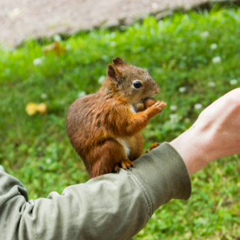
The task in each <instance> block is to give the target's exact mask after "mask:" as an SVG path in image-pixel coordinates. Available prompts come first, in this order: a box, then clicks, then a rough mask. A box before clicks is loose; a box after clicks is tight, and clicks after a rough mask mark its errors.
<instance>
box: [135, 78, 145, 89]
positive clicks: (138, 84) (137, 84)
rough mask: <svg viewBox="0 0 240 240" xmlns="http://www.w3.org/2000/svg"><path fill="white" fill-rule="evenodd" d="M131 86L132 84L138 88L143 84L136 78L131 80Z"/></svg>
mask: <svg viewBox="0 0 240 240" xmlns="http://www.w3.org/2000/svg"><path fill="white" fill-rule="evenodd" d="M133 86H134V88H136V89H139V88H141V87H142V86H143V85H142V83H141V82H140V81H138V80H136V81H134V82H133Z"/></svg>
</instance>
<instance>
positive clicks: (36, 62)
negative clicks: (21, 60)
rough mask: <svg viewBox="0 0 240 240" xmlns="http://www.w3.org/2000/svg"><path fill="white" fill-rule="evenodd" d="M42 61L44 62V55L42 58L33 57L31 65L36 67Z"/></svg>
mask: <svg viewBox="0 0 240 240" xmlns="http://www.w3.org/2000/svg"><path fill="white" fill-rule="evenodd" d="M43 62H44V57H42V58H35V59H34V60H33V65H34V66H35V67H38V66H41V65H42V64H43Z"/></svg>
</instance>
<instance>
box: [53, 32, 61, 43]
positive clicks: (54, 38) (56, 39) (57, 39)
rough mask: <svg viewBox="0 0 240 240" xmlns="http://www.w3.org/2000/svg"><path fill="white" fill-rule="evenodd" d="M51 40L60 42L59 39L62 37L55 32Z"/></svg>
mask: <svg viewBox="0 0 240 240" xmlns="http://www.w3.org/2000/svg"><path fill="white" fill-rule="evenodd" d="M53 40H54V41H55V42H61V41H62V38H61V36H60V35H58V34H56V35H54V36H53Z"/></svg>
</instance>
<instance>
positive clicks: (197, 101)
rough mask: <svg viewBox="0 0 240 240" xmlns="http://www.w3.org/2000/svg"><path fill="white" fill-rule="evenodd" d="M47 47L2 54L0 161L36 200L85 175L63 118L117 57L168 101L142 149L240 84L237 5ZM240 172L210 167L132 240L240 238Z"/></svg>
mask: <svg viewBox="0 0 240 240" xmlns="http://www.w3.org/2000/svg"><path fill="white" fill-rule="evenodd" d="M53 41H54V40H53ZM51 43H52V41H50V40H49V41H42V42H41V43H39V42H28V43H25V44H24V45H23V46H22V47H20V48H19V49H17V50H14V51H6V50H0V56H1V57H0V87H1V95H0V115H1V118H0V129H1V130H0V141H1V146H0V164H2V165H3V166H4V167H5V169H6V170H7V171H8V172H9V173H10V174H13V175H14V176H16V177H17V178H19V179H20V180H21V181H22V182H23V183H24V185H25V186H26V187H27V189H28V190H29V194H30V198H31V199H35V198H38V197H47V195H48V194H49V193H50V192H51V191H58V192H61V191H62V190H63V189H64V188H65V187H67V186H68V185H70V184H76V183H79V182H85V181H86V180H87V179H88V175H87V173H86V172H85V168H84V166H83V164H82V162H81V161H80V160H79V158H78V156H77V155H76V154H75V152H74V150H73V148H72V147H71V145H70V143H69V141H68V138H67V135H66V115H67V111H68V108H69V106H70V104H71V103H72V102H73V101H74V100H75V99H76V98H78V97H79V96H82V95H84V94H89V93H93V92H94V91H96V90H97V89H98V88H99V87H100V86H101V81H102V79H103V78H104V76H105V75H106V69H107V65H108V64H109V63H110V62H111V61H112V59H113V58H115V57H116V56H119V57H121V58H123V59H125V60H126V61H127V62H128V63H131V64H134V65H137V66H139V67H143V68H147V69H149V71H150V73H151V74H152V76H153V77H154V78H155V79H156V81H157V82H158V83H159V85H160V86H161V89H162V93H161V95H159V99H162V100H164V101H166V102H167V103H168V106H169V107H168V109H167V110H166V111H165V112H164V114H162V115H161V116H159V117H157V118H156V119H155V120H154V121H152V123H151V124H150V125H149V126H148V128H147V129H146V131H145V132H144V133H145V138H146V141H147V145H146V149H147V148H148V147H149V146H150V145H151V144H152V143H154V142H156V141H170V140H171V139H173V138H174V137H175V136H177V135H178V134H180V133H181V132H182V131H184V130H185V129H187V128H188V127H189V126H190V125H191V124H192V123H193V122H194V120H195V119H196V117H197V116H198V114H199V113H200V112H201V110H202V109H203V108H204V107H206V106H207V105H208V104H210V103H211V102H212V101H213V100H215V99H216V98H218V97H219V96H221V95H222V94H223V93H225V92H227V91H229V90H231V89H233V88H236V87H240V9H225V10H224V9H218V10H214V11H212V12H211V13H207V12H201V13H194V12H190V13H188V14H180V13H178V14H175V15H174V16H172V17H169V18H166V19H164V20H161V21H160V22H158V21H157V20H156V19H154V18H148V19H146V20H145V21H144V22H143V23H136V24H135V25H134V26H131V27H128V28H124V29H119V30H112V31H110V30H96V31H92V32H89V33H82V34H79V35H77V36H74V37H71V38H69V39H66V40H62V42H61V46H62V48H63V49H62V50H63V53H62V54H61V55H57V54H56V51H52V52H50V53H48V54H45V53H44V49H45V46H46V45H49V44H51ZM65 50H66V52H64V51H65ZM30 102H35V103H45V104H46V105H47V108H48V113H47V114H46V115H38V114H37V115H34V116H29V115H28V114H27V113H26V111H25V108H26V106H27V104H28V103H30ZM196 137H197V136H196ZM239 175H240V161H239V157H237V156H235V157H232V158H228V159H223V160H222V161H219V162H216V163H213V164H212V165H211V166H210V167H208V168H207V169H205V170H204V171H203V172H201V173H199V174H197V175H196V176H195V177H194V178H193V195H192V197H191V199H190V200H189V201H188V202H181V201H172V202H171V203H170V204H168V205H167V206H164V207H163V208H161V209H160V210H159V211H158V212H157V213H156V214H155V215H154V216H153V218H152V220H151V221H150V223H149V224H148V225H147V227H146V228H145V229H144V230H143V231H141V232H140V233H139V234H138V236H137V237H136V238H135V239H149V240H155V239H156V240H158V239H164V240H166V239H171V240H175V239H176V240H178V239H180V240H182V239H183V240H185V239H194V240H196V239H212V240H215V239H216V240H217V239H222V240H225V239H226V240H229V239H237V237H239V236H240V227H239V226H240V198H239V192H240V180H239Z"/></svg>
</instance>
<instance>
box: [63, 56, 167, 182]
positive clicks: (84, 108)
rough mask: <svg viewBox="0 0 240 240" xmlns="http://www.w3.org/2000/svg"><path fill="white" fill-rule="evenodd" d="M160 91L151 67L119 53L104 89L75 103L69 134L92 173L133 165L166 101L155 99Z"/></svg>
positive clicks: (69, 115)
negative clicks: (147, 129) (135, 63)
mask: <svg viewBox="0 0 240 240" xmlns="http://www.w3.org/2000/svg"><path fill="white" fill-rule="evenodd" d="M159 92H160V88H159V87H158V85H157V83H156V82H155V81H154V80H153V79H152V77H151V76H150V74H149V73H148V72H147V71H146V70H144V69H142V68H139V67H135V66H132V65H128V64H127V63H126V62H125V61H124V60H122V59H121V58H116V59H114V60H113V64H111V65H109V66H108V72H107V78H106V80H105V82H104V84H103V86H102V88H101V89H100V90H99V91H98V92H97V93H95V94H91V95H87V96H85V97H83V98H81V99H78V100H77V101H75V102H74V103H73V104H72V106H71V107H70V110H69V113H68V118H67V132H68V136H69V139H70V142H71V144H72V145H73V147H74V148H75V150H76V151H77V153H78V154H79V155H80V157H81V158H82V159H83V161H84V163H85V166H86V169H87V170H88V172H89V174H90V176H91V177H92V178H93V177H97V176H99V175H102V174H106V173H112V172H116V171H119V167H122V168H123V169H129V168H131V167H133V162H132V161H134V160H135V159H137V158H138V157H139V156H141V155H142V153H143V151H144V138H143V136H142V133H141V131H142V130H143V129H144V128H145V127H146V126H147V124H148V123H149V121H150V120H151V119H152V118H153V117H155V116H157V115H158V114H160V113H161V112H162V111H163V110H164V109H165V108H166V106H167V105H166V103H164V102H160V101H155V100H154V99H153V98H152V97H153V96H154V95H156V94H158V93H159Z"/></svg>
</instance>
